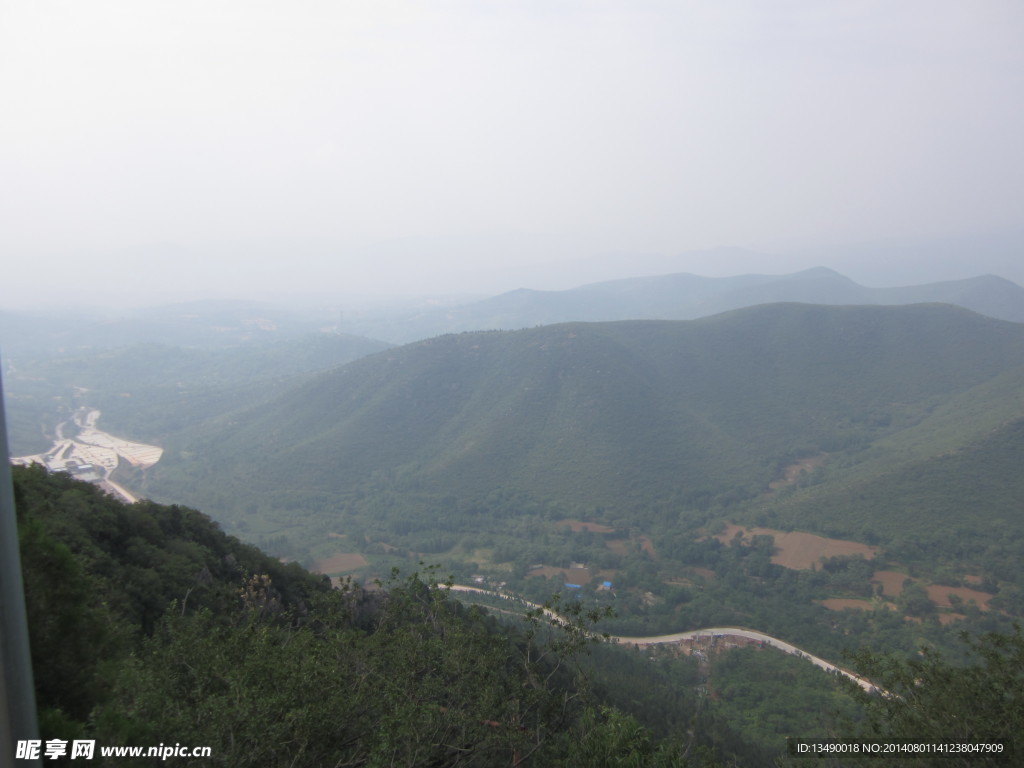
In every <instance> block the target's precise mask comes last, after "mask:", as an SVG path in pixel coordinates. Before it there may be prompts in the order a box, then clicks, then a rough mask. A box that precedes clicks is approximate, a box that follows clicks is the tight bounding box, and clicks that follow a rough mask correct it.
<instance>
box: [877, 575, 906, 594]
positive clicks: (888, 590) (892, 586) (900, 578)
mask: <svg viewBox="0 0 1024 768" xmlns="http://www.w3.org/2000/svg"><path fill="white" fill-rule="evenodd" d="M906 580H907V574H905V573H900V572H899V571H875V573H874V575H873V576H872V577H871V581H872V582H874V583H876V584H881V585H882V594H883V595H885V596H886V597H896V596H898V595H899V594H900V593H901V592H903V582H904V581H906Z"/></svg>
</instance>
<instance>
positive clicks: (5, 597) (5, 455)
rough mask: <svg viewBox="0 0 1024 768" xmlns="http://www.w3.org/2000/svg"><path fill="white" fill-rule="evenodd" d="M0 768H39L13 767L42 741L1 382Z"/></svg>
mask: <svg viewBox="0 0 1024 768" xmlns="http://www.w3.org/2000/svg"><path fill="white" fill-rule="evenodd" d="M0 459H2V461H0V465H2V466H0V766H14V765H18V766H26V765H39V762H38V760H34V761H28V760H18V761H17V762H16V761H15V749H16V745H17V743H18V741H22V740H27V739H38V738H39V728H38V724H37V723H36V694H35V687H34V685H33V683H32V654H31V653H30V652H29V646H28V621H27V619H26V616H25V589H24V585H23V583H22V579H21V553H20V552H19V549H18V522H17V519H16V518H15V515H14V491H13V487H12V485H11V458H10V453H9V452H8V449H7V417H6V415H5V410H4V402H3V381H2V377H0Z"/></svg>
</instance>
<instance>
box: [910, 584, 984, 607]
mask: <svg viewBox="0 0 1024 768" xmlns="http://www.w3.org/2000/svg"><path fill="white" fill-rule="evenodd" d="M925 589H927V590H928V599H929V600H931V601H932V602H933V603H935V604H936V605H937V606H939V607H940V608H950V607H952V604H951V603H950V602H949V596H950V595H958V596H959V597H960V599H961V600H963V601H964V602H965V603H966V602H968V601H970V600H973V601H974V602H975V603H977V604H978V607H979V608H981V610H983V611H987V610H988V601H989V600H991V599H992V595H990V594H988V593H987V592H979V591H978V590H976V589H968V588H967V587H944V586H942V585H941V584H932V585H931V586H929V587H925Z"/></svg>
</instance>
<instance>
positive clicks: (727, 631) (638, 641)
mask: <svg viewBox="0 0 1024 768" xmlns="http://www.w3.org/2000/svg"><path fill="white" fill-rule="evenodd" d="M450 589H451V591H453V592H480V593H482V594H485V595H491V596H492V597H500V598H502V599H505V600H513V601H515V602H518V603H522V604H523V605H526V606H528V607H530V608H543V606H540V605H538V604H537V603H531V602H530V601H529V600H524V599H523V598H521V597H518V596H516V595H508V594H502V593H499V592H494V591H492V590H489V589H481V588H480V587H469V586H464V585H462V584H453V585H452V586H451V588H450ZM545 613H546V614H548V615H549V616H552V617H554V618H560V617H559V616H558V615H557V614H554V613H552V612H551V611H548V610H546V609H545ZM704 637H706V638H716V637H738V638H743V639H745V640H754V641H755V642H759V643H763V644H764V645H770V646H771V647H773V648H778V649H779V650H780V651H782V652H783V653H788V654H790V655H792V656H797V657H799V658H801V659H806V660H807V661H809V662H811V663H812V664H814V666H816V667H819V668H820V669H823V670H825V671H826V672H832V673H838V674H840V675H842V676H843V677H845V678H847V679H849V680H852V681H853V682H855V683H856V684H857V685H859V686H860V687H861V688H863V689H864V690H865V691H867V692H868V693H871V692H873V691H880V692H882V691H881V689H880V688H878V687H877V686H876V685H874V684H873V683H872V682H871V681H870V680H867V679H865V678H863V677H861V676H860V675H856V674H854V673H853V672H850V671H849V670H846V669H843V668H842V667H837V666H836V665H835V664H832V663H831V662H829V661H825V659H822V658H819V657H818V656H814V655H812V654H810V653H807V651H804V650H801V649H800V648H797V647H796V646H795V645H792V644H790V643H787V642H786V641H785V640H779V638H777V637H772V636H771V635H766V634H764V633H763V632H756V631H755V630H752V629H743V628H742V627H708V628H706V629H691V630H688V631H686V632H676V633H674V634H671V635H651V636H648V637H623V636H617V635H612V636H611V637H610V638H609V639H610V640H611V641H612V642H616V643H622V644H624V645H636V646H645V645H663V644H668V643H678V642H681V641H684V640H695V639H697V638H704ZM883 693H884V692H883Z"/></svg>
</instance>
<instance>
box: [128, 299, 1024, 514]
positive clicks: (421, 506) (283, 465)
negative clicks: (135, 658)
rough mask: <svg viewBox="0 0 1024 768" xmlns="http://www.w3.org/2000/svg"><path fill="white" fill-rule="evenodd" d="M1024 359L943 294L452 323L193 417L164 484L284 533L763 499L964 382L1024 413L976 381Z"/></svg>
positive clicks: (1016, 328) (1017, 341) (648, 510)
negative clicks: (636, 316)
mask: <svg viewBox="0 0 1024 768" xmlns="http://www.w3.org/2000/svg"><path fill="white" fill-rule="evenodd" d="M1021 365H1024V326H1020V325H1017V324H1014V323H1008V322H1003V321H998V320H993V319H989V318H984V317H981V316H979V315H975V314H973V313H970V312H967V311H965V310H962V309H956V308H953V307H949V306H941V305H918V306H911V307H821V306H809V305H769V306H760V307H754V308H750V309H746V310H738V311H735V312H731V313H726V314H723V315H718V316H715V317H712V318H706V319H702V320H698V321H691V322H657V321H650V322H622V323H605V324H582V323H579V324H567V325H558V326H547V327H542V328H536V329H531V330H525V331H517V332H491V333H469V334H461V335H449V336H444V337H439V338H436V339H430V340H427V341H424V342H419V343H416V344H411V345H407V346H405V347H402V348H399V349H394V350H389V351H387V352H384V353H381V354H378V355H374V356H371V357H368V358H364V359H362V360H359V361H356V362H354V363H352V364H349V365H347V366H344V367H342V368H340V369H338V370H336V371H332V372H330V373H327V374H323V375H320V376H318V377H316V378H315V379H313V380H311V381H310V382H308V383H306V384H304V385H302V386H300V387H299V388H297V389H295V390H293V391H291V392H289V393H287V394H286V395H284V396H282V397H279V398H278V399H277V400H275V401H273V402H269V403H266V404H265V405H263V406H261V407H260V408H259V409H258V410H253V411H248V412H234V413H231V414H229V415H227V416H225V417H224V418H222V419H220V420H217V421H215V422H212V423H211V424H208V425H206V426H205V427H204V428H203V430H202V431H188V432H183V433H182V435H181V436H180V438H174V439H172V440H170V441H168V443H167V445H166V448H167V451H166V453H165V458H164V460H163V461H161V463H160V464H158V465H157V466H156V467H154V468H153V469H152V470H151V471H150V474H149V476H148V477H147V478H146V480H145V482H146V486H145V488H144V490H145V491H146V492H147V493H150V494H152V495H153V496H154V497H157V498H166V499H170V498H181V499H183V500H185V501H187V502H188V503H192V504H196V505H201V506H203V507H204V508H206V509H209V510H210V511H211V512H212V513H213V514H214V515H215V516H217V517H218V519H221V520H223V521H225V522H226V523H228V524H229V525H231V526H242V527H243V528H244V526H245V525H249V526H257V528H256V529H262V530H263V531H264V532H266V531H273V530H280V529H282V528H285V527H292V528H294V527H295V526H299V527H300V528H301V527H302V526H308V525H311V524H316V525H317V526H318V527H320V528H321V530H322V532H323V531H326V530H330V526H331V525H332V524H333V522H335V521H337V520H340V519H341V517H340V516H355V517H357V518H363V519H366V518H370V519H374V520H376V521H378V522H379V521H381V520H384V519H389V518H393V517H395V516H401V517H404V518H405V519H406V520H407V523H408V524H409V525H413V526H414V527H417V528H422V527H428V528H429V527H441V528H444V527H446V526H449V525H454V527H456V528H458V527H459V525H460V523H453V522H452V521H453V520H455V519H456V518H458V517H459V515H460V514H463V513H465V514H471V513H472V510H476V514H482V513H488V514H486V515H484V517H485V518H488V519H491V518H493V517H494V516H496V515H513V516H514V515H515V514H516V506H517V505H518V506H519V507H520V508H521V507H522V505H524V504H526V505H529V504H534V505H537V504H539V505H541V507H544V508H548V509H549V510H550V511H551V514H572V513H577V512H582V513H586V514H594V513H595V510H603V511H600V512H598V513H597V514H598V515H599V516H600V517H602V518H603V519H606V520H615V519H623V520H629V521H631V522H633V523H643V522H644V521H648V522H650V521H651V520H652V519H655V518H652V514H653V512H652V510H660V511H661V512H660V513H659V514H661V515H662V518H661V519H666V517H665V516H666V515H667V516H668V518H667V519H674V518H675V517H676V516H677V515H678V514H679V511H680V510H683V509H708V508H709V507H716V508H718V507H722V508H727V507H730V506H736V505H742V504H747V503H752V502H753V501H755V500H757V499H758V498H759V497H761V496H762V495H763V494H764V493H765V492H766V491H767V490H768V485H769V483H770V482H771V481H772V480H775V479H777V478H778V477H779V474H780V471H781V468H782V467H783V466H785V465H786V464H788V463H790V462H792V461H793V460H794V459H796V458H799V457H804V456H813V455H817V454H822V453H825V454H829V455H830V456H833V457H838V456H853V455H854V453H853V452H856V451H860V450H861V449H866V448H868V447H869V446H873V445H879V446H881V445H883V444H884V440H885V439H889V438H892V437H893V436H894V435H897V434H899V433H900V432H901V431H903V430H906V429H908V428H910V427H913V426H915V425H920V424H923V423H924V421H925V420H926V419H927V418H932V417H935V418H937V416H934V415H935V414H938V413H939V411H940V410H941V406H942V405H943V404H944V403H947V402H950V403H952V402H953V401H954V400H955V399H956V398H961V399H962V402H960V403H959V406H958V407H959V408H960V412H962V413H966V414H970V413H972V411H971V410H970V408H969V405H970V403H972V402H975V403H977V404H978V408H980V410H981V411H983V412H988V410H990V409H992V408H996V409H1002V410H1001V412H1003V413H1005V414H1006V415H1007V417H1009V415H1012V414H1015V413H1017V410H1015V409H1016V408H1017V406H1016V405H1014V406H1012V407H1009V409H1007V407H1006V406H1005V404H1004V403H1005V398H1002V397H999V396H998V395H997V393H995V390H993V391H992V392H990V393H989V394H988V395H986V396H982V395H981V394H978V395H977V397H976V398H973V399H972V397H971V395H970V393H971V391H972V390H974V389H975V388H982V389H983V388H984V386H985V385H986V383H988V382H991V381H995V380H996V379H997V377H999V376H1000V375H1003V374H1005V373H1006V372H1007V371H1008V370H1009V369H1011V368H1016V367H1019V366H1021ZM985 397H988V399H989V400H990V401H991V402H989V403H988V404H985V403H984V402H983V401H984V400H985ZM964 409H967V410H964ZM947 418H953V419H954V421H956V422H957V423H960V422H961V421H963V419H961V418H960V417H958V416H956V415H955V414H954V415H953V416H952V417H947ZM965 418H966V417H965ZM971 418H972V419H975V420H976V419H977V418H978V417H977V414H973V415H972V417H971ZM961 428H963V429H965V430H966V433H970V431H971V430H970V429H969V428H967V427H962V425H961V427H957V428H956V429H954V430H953V431H954V432H957V430H959V429H961ZM961 439H962V438H956V439H953V440H952V441H951V442H950V441H947V442H946V443H942V441H937V442H936V445H939V444H940V443H941V445H942V450H950V449H951V447H955V446H957V445H959V442H958V441H959V440H961ZM921 455H922V456H924V457H926V456H928V455H929V448H928V446H925V447H924V448H923V449H922V453H921ZM834 461H835V462H836V463H837V464H839V463H840V462H838V460H837V459H834ZM496 492H497V493H498V494H499V495H501V496H502V497H503V498H505V499H508V498H515V499H518V501H516V502H515V503H511V502H509V503H505V504H502V503H495V502H494V496H495V493H496ZM488 499H490V500H491V501H488ZM499 507H500V509H499ZM655 517H657V515H655Z"/></svg>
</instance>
